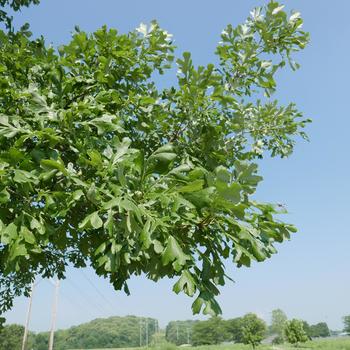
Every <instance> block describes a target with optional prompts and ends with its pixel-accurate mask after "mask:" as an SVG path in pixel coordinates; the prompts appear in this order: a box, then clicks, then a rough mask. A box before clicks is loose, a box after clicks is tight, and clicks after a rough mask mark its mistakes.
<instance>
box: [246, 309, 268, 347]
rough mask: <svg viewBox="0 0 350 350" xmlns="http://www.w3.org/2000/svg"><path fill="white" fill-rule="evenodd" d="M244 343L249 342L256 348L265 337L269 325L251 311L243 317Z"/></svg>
mask: <svg viewBox="0 0 350 350" xmlns="http://www.w3.org/2000/svg"><path fill="white" fill-rule="evenodd" d="M241 327H242V343H243V344H249V345H251V346H252V347H253V348H254V349H255V347H256V346H258V345H259V344H260V343H261V341H262V340H263V339H264V338H265V336H266V332H267V326H266V323H265V321H264V320H262V319H260V318H259V317H258V316H257V315H255V314H253V313H249V314H247V315H245V316H243V317H242V319H241Z"/></svg>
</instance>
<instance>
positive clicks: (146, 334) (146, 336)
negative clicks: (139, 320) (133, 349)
mask: <svg viewBox="0 0 350 350" xmlns="http://www.w3.org/2000/svg"><path fill="white" fill-rule="evenodd" d="M146 347H147V348H148V318H146Z"/></svg>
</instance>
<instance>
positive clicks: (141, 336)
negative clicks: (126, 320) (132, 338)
mask: <svg viewBox="0 0 350 350" xmlns="http://www.w3.org/2000/svg"><path fill="white" fill-rule="evenodd" d="M141 347H142V320H140V348H141Z"/></svg>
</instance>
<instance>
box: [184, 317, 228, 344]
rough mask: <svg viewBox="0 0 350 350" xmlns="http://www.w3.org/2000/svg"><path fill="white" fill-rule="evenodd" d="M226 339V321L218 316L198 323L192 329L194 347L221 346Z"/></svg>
mask: <svg viewBox="0 0 350 350" xmlns="http://www.w3.org/2000/svg"><path fill="white" fill-rule="evenodd" d="M226 338H227V336H226V329H225V321H224V320H222V319H221V318H220V317H217V316H216V317H212V318H210V319H209V320H207V321H200V322H196V323H195V324H194V325H193V327H192V335H191V344H192V345H194V346H198V345H212V344H220V343H222V342H223V341H225V340H226Z"/></svg>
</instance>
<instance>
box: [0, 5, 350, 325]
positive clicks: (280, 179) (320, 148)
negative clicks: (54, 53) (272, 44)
mask: <svg viewBox="0 0 350 350" xmlns="http://www.w3.org/2000/svg"><path fill="white" fill-rule="evenodd" d="M266 2H267V1H266V0H265V1H263V0H261V1H253V0H235V1H232V0H216V1H215V2H214V1H209V0H201V1H199V0H193V1H188V0H187V1H186V0H177V1H176V2H175V1H169V0H166V1H164V0H162V1H161V0H148V1H140V0H138V1H137V0H129V1H113V0H98V1H97V0H74V1H71V0H60V1H57V0H56V1H48V0H42V4H41V5H40V6H38V7H33V8H30V9H25V10H23V11H22V13H21V14H20V15H18V16H17V20H18V22H24V21H28V22H30V23H31V25H32V31H33V32H34V34H35V35H40V34H43V35H44V36H45V37H46V38H47V42H52V43H53V44H54V45H57V44H60V43H63V42H66V41H68V40H69V37H70V33H71V31H72V29H73V28H74V25H75V24H79V26H80V27H81V28H82V29H84V30H87V31H93V30H95V29H96V28H98V27H100V26H101V25H103V24H107V25H108V26H110V27H115V28H118V29H119V31H121V32H127V31H129V30H132V29H134V28H135V27H137V26H138V25H139V24H140V22H144V23H149V22H150V21H151V20H152V19H157V20H158V21H159V23H160V24H161V26H162V27H163V28H165V29H166V30H168V31H169V32H170V33H172V34H173V35H174V38H175V42H176V44H177V46H178V52H181V51H191V52H192V54H193V57H194V61H195V63H197V64H205V63H207V62H210V61H211V60H213V58H214V55H213V52H214V49H215V46H216V44H217V42H218V41H219V36H220V33H221V31H222V29H223V28H224V27H225V26H226V25H227V24H228V23H232V24H238V23H240V22H242V21H244V20H245V18H246V17H247V16H248V15H249V11H250V10H251V9H252V8H253V7H255V6H260V5H262V4H264V3H266ZM285 3H286V5H287V7H288V8H289V9H296V10H299V11H301V13H302V16H303V18H304V20H305V25H304V28H305V30H307V31H309V32H310V33H311V44H310V45H309V46H308V47H307V49H306V50H305V51H304V52H302V53H301V54H299V55H298V59H299V62H300V63H301V65H302V67H301V69H300V70H299V71H297V72H296V73H293V72H291V71H288V70H286V71H285V72H283V73H282V74H280V76H279V79H278V82H279V85H278V93H276V95H275V97H276V98H277V99H279V100H280V101H281V102H282V103H288V102H295V103H296V104H297V106H298V107H299V109H300V110H301V111H302V112H303V113H304V114H305V116H307V117H311V118H312V119H313V123H312V124H311V125H310V126H309V127H308V134H309V136H310V139H311V142H310V143H307V142H303V141H300V142H299V143H298V145H297V147H296V148H295V152H294V154H293V155H292V156H291V157H290V158H289V159H284V160H279V159H268V158H266V159H264V161H263V162H261V167H260V172H261V174H262V175H263V176H264V181H263V183H262V184H261V187H260V189H259V191H258V194H257V198H258V199H260V200H263V201H271V202H280V203H284V204H285V205H286V206H287V208H288V210H289V212H290V214H289V215H288V217H287V218H286V220H288V221H289V222H291V223H294V224H295V225H296V226H297V227H298V228H299V232H298V233H297V234H295V236H294V237H293V238H292V240H291V241H290V242H286V243H284V244H283V245H280V246H279V247H278V248H279V253H278V254H277V255H275V256H274V257H273V258H272V259H271V260H270V261H267V262H265V263H262V264H254V265H253V267H252V268H250V269H246V268H244V269H243V268H242V269H239V270H237V269H236V268H235V267H234V266H231V265H229V266H228V272H229V274H230V275H231V276H232V277H233V278H234V279H235V281H236V283H235V284H233V283H228V284H227V285H226V286H225V287H224V288H222V289H221V291H222V293H221V296H220V297H219V301H220V304H221V306H222V309H223V316H224V317H225V318H230V317H236V316H240V315H242V314H244V313H246V312H250V311H252V312H256V313H257V314H258V315H260V316H261V317H263V318H264V319H266V320H269V317H270V312H271V310H272V309H274V308H282V309H283V310H284V311H285V312H286V313H287V315H288V316H289V317H297V318H302V319H305V320H307V321H308V322H310V323H316V322H319V321H326V322H327V323H328V324H329V326H330V327H331V328H332V329H340V328H341V327H342V322H341V317H342V316H344V315H347V314H350V303H349V295H350V278H349V277H350V235H349V233H350V232H349V231H350V229H349V225H348V218H349V216H350V213H349V207H350V206H349V203H348V201H349V198H350V182H349V175H348V172H349V170H350V166H349V161H348V159H349V153H348V152H349V130H350V120H349V114H348V113H349V107H348V104H349V102H350V98H349V96H348V94H349V92H348V82H349V80H350V70H349V55H350V46H349V37H350V24H349V18H348V16H349V15H348V14H349V13H350V2H348V1H346V0H333V1H332V2H331V3H330V2H328V1H316V0H309V1H301V0H289V1H285ZM67 276H68V278H67V280H65V281H63V282H62V284H61V290H60V292H61V294H60V301H59V310H58V322H57V324H58V328H65V327H68V326H70V325H73V324H79V323H81V322H85V321H88V320H90V319H93V318H96V317H106V316H111V315H127V314H135V315H145V316H152V317H156V318H158V319H159V320H160V322H161V325H162V326H164V325H165V324H166V323H167V322H168V321H169V320H174V319H189V318H194V317H193V316H192V314H191V309H190V305H191V302H192V301H191V299H190V298H188V297H185V296H177V295H175V294H174V293H173V292H172V291H171V288H172V284H173V281H169V280H163V281H161V282H159V283H157V284H155V283H153V282H149V281H147V280H146V279H145V278H142V277H141V278H133V279H132V280H131V282H130V290H131V293H132V295H131V296H129V297H127V296H125V295H124V294H123V293H121V292H118V293H117V292H115V291H113V288H112V287H110V286H109V284H108V282H107V281H105V280H103V279H99V278H97V277H96V276H95V275H94V273H93V272H92V271H91V270H86V271H85V272H84V273H82V272H81V271H77V270H69V272H68V274H67ZM92 283H93V284H94V285H95V287H93V286H92ZM52 297H53V287H52V285H51V284H50V283H49V282H48V281H42V282H41V283H40V284H39V285H38V286H37V289H36V292H35V295H34V304H33V315H32V320H31V327H30V328H31V329H33V330H36V331H38V330H47V329H48V328H49V325H50V309H51V300H52ZM26 308H27V300H26V299H25V298H19V299H16V302H15V307H14V308H13V310H11V312H9V313H8V314H7V315H6V316H7V318H8V322H10V323H12V322H16V323H22V324H23V323H24V319H25V311H26Z"/></svg>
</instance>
